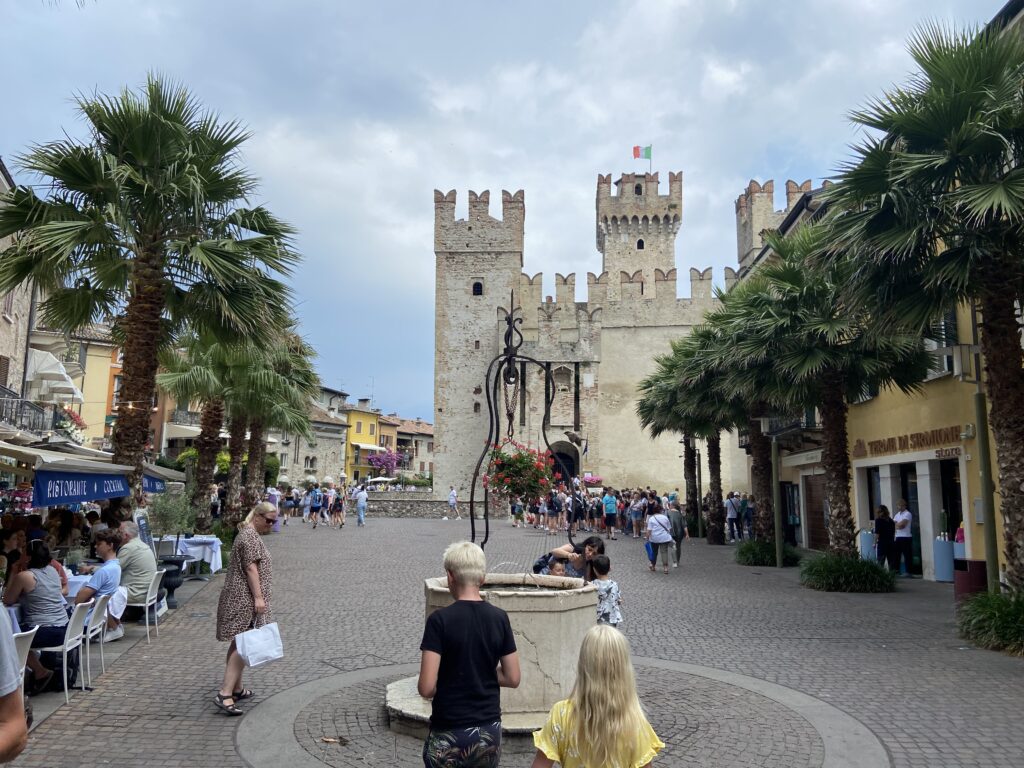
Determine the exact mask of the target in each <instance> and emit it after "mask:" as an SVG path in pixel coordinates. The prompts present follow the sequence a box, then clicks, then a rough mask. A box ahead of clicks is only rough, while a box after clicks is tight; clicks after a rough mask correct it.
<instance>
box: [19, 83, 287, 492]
mask: <svg viewBox="0 0 1024 768" xmlns="http://www.w3.org/2000/svg"><path fill="white" fill-rule="evenodd" d="M78 108H79V111H80V112H81V114H82V116H83V117H84V118H85V120H86V124H87V126H88V129H89V137H88V139H87V140H86V141H84V142H79V141H75V140H72V139H63V140H59V141H55V142H51V143H49V144H42V145H38V146H35V147H33V148H32V149H31V150H30V151H29V152H28V153H27V154H26V155H24V156H23V157H22V158H20V164H21V165H22V166H23V167H24V168H25V169H26V170H28V171H29V172H34V173H37V174H39V175H40V176H42V177H43V179H44V180H45V182H46V186H47V189H48V193H47V195H46V197H45V198H42V197H39V196H37V194H36V193H35V191H34V190H33V189H32V188H31V187H28V186H18V187H16V188H14V189H13V190H11V191H9V192H7V193H6V194H4V195H2V196H0V238H2V237H6V236H8V235H15V236H16V237H15V238H14V242H13V245H11V246H10V247H8V248H7V249H6V250H5V251H4V252H3V253H0V293H2V292H7V291H10V290H12V289H13V288H15V287H16V286H18V285H20V284H22V283H24V282H26V281H28V280H32V281H34V282H35V283H36V284H37V285H38V286H39V289H40V292H41V295H43V296H45V297H46V298H45V300H44V301H43V302H42V304H41V307H40V309H41V313H42V317H43V319H44V320H45V321H46V323H47V325H49V326H51V327H54V328H60V329H62V330H67V331H73V330H75V329H77V328H80V327H82V326H84V325H85V324H87V323H89V322H90V321H92V320H94V319H97V318H99V317H109V318H112V320H113V325H114V330H115V332H116V333H117V334H119V336H120V338H122V339H123V345H122V348H123V349H124V362H123V367H122V377H123V379H122V390H121V392H122V397H121V400H120V405H119V406H118V413H117V421H116V423H115V425H114V431H113V443H114V461H116V462H118V463H121V464H128V465H131V466H134V467H135V468H136V470H135V472H134V473H133V475H132V483H133V487H134V488H135V489H136V494H139V493H140V492H141V484H142V464H143V458H144V449H145V446H146V443H147V440H148V437H149V405H150V403H151V401H152V398H153V393H154V388H155V379H156V373H157V353H158V350H159V349H160V348H161V347H162V346H163V345H165V344H166V343H168V342H169V341H171V339H172V338H173V332H174V331H175V330H176V329H177V328H178V327H179V326H180V325H181V323H182V322H183V321H184V320H185V319H189V320H190V321H191V322H193V323H194V324H196V325H199V326H207V327H218V328H221V329H223V328H228V329H231V330H233V331H234V332H236V333H240V334H252V333H255V332H258V331H259V330H261V329H262V328H263V326H264V325H265V324H266V320H267V316H268V312H267V311H266V309H265V308H266V307H267V306H273V305H274V304H279V303H280V302H281V297H282V296H287V295H288V291H287V288H286V287H285V286H284V285H283V284H282V283H281V282H280V280H278V279H277V278H276V277H275V276H281V275H286V274H287V273H288V272H289V271H290V269H291V267H292V266H293V265H294V264H295V263H296V262H297V261H298V256H297V254H296V253H295V252H293V251H292V249H291V248H290V246H289V240H290V237H291V235H292V234H293V231H292V229H291V228H290V227H289V226H288V225H287V224H285V223H283V222H282V221H280V220H278V219H277V218H276V217H274V216H273V215H272V214H271V213H270V212H269V211H267V210H266V209H265V208H262V207H254V208H248V207H245V206H244V205H243V203H244V201H245V200H246V199H247V198H248V197H249V196H250V195H251V194H252V193H253V192H254V190H255V188H256V181H255V179H254V178H253V177H252V176H251V175H250V174H249V173H248V172H247V171H245V169H244V168H242V167H241V166H240V164H239V149H240V147H241V146H242V144H243V143H244V142H245V141H246V139H247V138H248V137H249V134H248V133H247V132H246V131H245V130H244V129H243V128H242V127H241V126H240V125H239V124H238V123H235V122H223V121H221V120H219V119H218V118H217V116H216V115H214V114H213V113H210V112H206V111H203V110H202V108H201V106H200V105H199V103H198V102H197V101H196V99H195V98H194V97H193V96H192V95H191V94H190V93H189V92H188V91H187V90H186V89H185V88H183V87H180V86H177V85H174V84H172V83H168V82H165V81H163V80H161V79H159V78H157V77H155V76H150V77H149V78H148V79H147V82H146V85H145V87H144V88H143V89H142V91H141V92H140V93H133V92H131V91H129V90H127V89H125V90H124V91H122V93H121V94H120V96H119V97H116V98H115V97H109V96H102V95H97V96H93V97H91V98H87V97H80V98H79V99H78Z"/></svg>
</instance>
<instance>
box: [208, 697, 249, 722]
mask: <svg viewBox="0 0 1024 768" xmlns="http://www.w3.org/2000/svg"><path fill="white" fill-rule="evenodd" d="M234 698H235V697H234V695H233V694H230V693H229V694H228V695H227V696H221V694H220V693H218V694H217V698H215V699H214V700H213V703H214V704H216V705H217V708H218V709H220V710H221V711H222V712H223V713H224V714H226V715H231V716H232V717H238V716H239V715H244V714H245V713H244V712H243V711H242V710H240V709H239V708H238V707H236V706H235V704H234ZM228 699H232V703H231V704H225V703H224V702H225V701H227V700H228Z"/></svg>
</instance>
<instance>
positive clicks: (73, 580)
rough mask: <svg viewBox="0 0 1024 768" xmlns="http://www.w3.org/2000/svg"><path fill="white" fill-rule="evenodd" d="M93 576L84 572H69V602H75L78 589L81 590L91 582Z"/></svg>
mask: <svg viewBox="0 0 1024 768" xmlns="http://www.w3.org/2000/svg"><path fill="white" fill-rule="evenodd" d="M91 578H92V576H87V575H85V574H84V573H83V574H77V573H69V574H68V602H74V600H75V595H77V594H78V590H80V589H81V588H82V587H84V586H85V585H86V584H88V583H89V579H91Z"/></svg>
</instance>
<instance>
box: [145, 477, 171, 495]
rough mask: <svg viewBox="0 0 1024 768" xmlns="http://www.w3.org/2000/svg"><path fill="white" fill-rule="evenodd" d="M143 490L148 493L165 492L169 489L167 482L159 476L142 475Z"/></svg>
mask: <svg viewBox="0 0 1024 768" xmlns="http://www.w3.org/2000/svg"><path fill="white" fill-rule="evenodd" d="M142 490H143V491H144V492H146V493H163V492H164V491H166V490H167V483H165V482H164V481H163V480H161V479H160V478H159V477H153V476H152V475H143V476H142Z"/></svg>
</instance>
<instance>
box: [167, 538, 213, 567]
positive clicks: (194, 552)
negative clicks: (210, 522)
mask: <svg viewBox="0 0 1024 768" xmlns="http://www.w3.org/2000/svg"><path fill="white" fill-rule="evenodd" d="M176 539H177V541H178V547H177V548H178V554H179V555H185V556H187V557H191V558H194V559H195V560H197V561H198V560H201V561H202V562H204V563H206V564H207V565H209V566H210V573H216V572H217V571H219V570H220V569H221V568H223V567H224V561H223V560H222V559H221V555H220V549H221V540H220V539H218V538H217V537H216V536H192V537H190V538H187V539H186V538H185V537H184V536H182V537H181V538H180V539H179V538H178V537H177V536H164V537H163V538H162V539H161V541H174V540H176Z"/></svg>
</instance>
